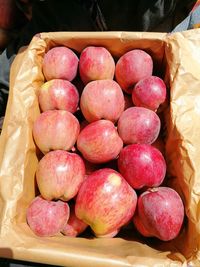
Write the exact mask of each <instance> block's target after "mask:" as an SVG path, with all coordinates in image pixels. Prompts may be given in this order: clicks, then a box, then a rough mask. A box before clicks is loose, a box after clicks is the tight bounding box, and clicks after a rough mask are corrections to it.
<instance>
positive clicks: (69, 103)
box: [38, 79, 79, 113]
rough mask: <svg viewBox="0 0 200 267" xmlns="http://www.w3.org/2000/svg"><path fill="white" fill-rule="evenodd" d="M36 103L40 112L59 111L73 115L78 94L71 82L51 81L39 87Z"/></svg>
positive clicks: (76, 105)
mask: <svg viewBox="0 0 200 267" xmlns="http://www.w3.org/2000/svg"><path fill="white" fill-rule="evenodd" d="M38 101H39V105H40V108H41V111H42V112H44V111H47V110H53V109H60V110H67V111H69V112H71V113H74V112H75V111H76V110H77V107H78V102H79V93H78V90H77V89H76V87H75V86H74V85H73V84H72V83H71V82H69V81H67V80H62V79H53V80H50V81H48V82H45V83H44V84H43V85H42V86H41V88H40V89H39V94H38Z"/></svg>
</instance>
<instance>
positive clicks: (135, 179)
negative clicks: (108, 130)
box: [118, 144, 166, 189]
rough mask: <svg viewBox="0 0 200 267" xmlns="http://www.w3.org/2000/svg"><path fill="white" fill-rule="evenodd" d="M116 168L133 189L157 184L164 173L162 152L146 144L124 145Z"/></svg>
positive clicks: (163, 176)
mask: <svg viewBox="0 0 200 267" xmlns="http://www.w3.org/2000/svg"><path fill="white" fill-rule="evenodd" d="M118 168H119V172H120V173H121V175H122V176H123V177H124V178H125V179H126V181H127V182H128V183H129V184H130V185H131V186H132V187H133V188H134V189H141V188H144V187H155V186H159V185H160V184H161V183H162V182H163V180H164V178H165V174H166V162H165V159H164V157H163V155H162V153H161V152H160V151H159V150H158V149H157V148H155V147H153V146H151V145H148V144H132V145H128V146H126V147H124V148H123V149H122V150H121V152H120V154H119V158H118Z"/></svg>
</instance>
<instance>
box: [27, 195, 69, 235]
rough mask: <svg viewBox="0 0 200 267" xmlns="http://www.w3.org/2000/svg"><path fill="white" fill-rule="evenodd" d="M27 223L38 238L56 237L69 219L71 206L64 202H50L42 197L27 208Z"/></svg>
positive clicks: (38, 197) (35, 199)
mask: <svg viewBox="0 0 200 267" xmlns="http://www.w3.org/2000/svg"><path fill="white" fill-rule="evenodd" d="M26 218H27V223H28V225H29V226H30V228H31V230H32V231H33V232H34V233H35V234H36V235H38V236H42V237H48V236H54V235H56V234H58V233H60V231H61V230H62V229H63V228H64V227H65V225H66V224H67V221H68V219H69V205H68V204H67V203H66V202H62V201H60V200H59V201H48V200H45V199H43V198H42V197H41V196H37V197H36V198H34V199H33V201H32V202H31V203H30V205H29V206H28V208H27V213H26Z"/></svg>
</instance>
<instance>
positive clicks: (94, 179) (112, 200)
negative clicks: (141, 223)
mask: <svg viewBox="0 0 200 267" xmlns="http://www.w3.org/2000/svg"><path fill="white" fill-rule="evenodd" d="M136 204H137V195H136V193H135V191H134V190H133V189H132V188H131V187H130V186H129V184H128V183H127V182H126V180H125V179H124V178H123V177H122V176H121V175H120V173H118V172H116V171H114V170H112V169H109V168H105V169H99V170H97V171H95V172H93V173H92V174H90V175H89V176H88V177H87V179H86V180H85V181H84V182H83V183H82V185H81V187H80V190H79V192H78V195H77V198H76V204H75V213H76V216H77V217H78V218H79V219H80V220H82V221H84V222H85V223H86V224H88V225H90V227H91V229H92V230H93V232H94V233H95V235H96V236H97V237H113V236H115V235H116V234H117V233H118V232H119V230H120V228H121V227H122V226H123V225H125V224H126V223H127V222H129V220H130V219H131V218H132V217H133V214H134V212H135V208H136Z"/></svg>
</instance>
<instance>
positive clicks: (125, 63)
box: [115, 49, 153, 94]
mask: <svg viewBox="0 0 200 267" xmlns="http://www.w3.org/2000/svg"><path fill="white" fill-rule="evenodd" d="M152 72H153V60H152V58H151V56H150V55H149V54H148V53H146V52H145V51H143V50H140V49H134V50H131V51H129V52H127V53H125V54H124V55H122V56H121V57H120V58H119V60H118V61H117V64H116V68H115V78H116V81H117V82H118V83H119V85H120V86H121V88H122V89H123V90H124V91H125V92H127V93H129V94H131V93H132V90H133V86H134V85H135V84H136V83H137V82H139V81H140V80H141V79H144V78H146V77H149V76H151V75H152Z"/></svg>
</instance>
